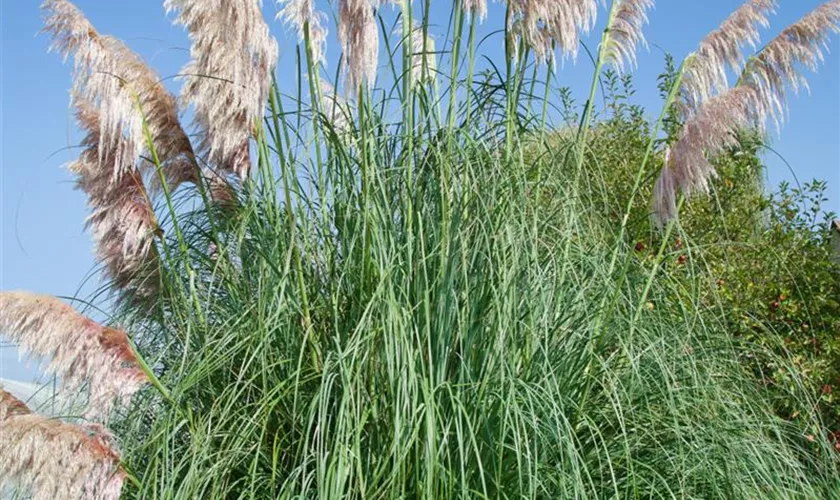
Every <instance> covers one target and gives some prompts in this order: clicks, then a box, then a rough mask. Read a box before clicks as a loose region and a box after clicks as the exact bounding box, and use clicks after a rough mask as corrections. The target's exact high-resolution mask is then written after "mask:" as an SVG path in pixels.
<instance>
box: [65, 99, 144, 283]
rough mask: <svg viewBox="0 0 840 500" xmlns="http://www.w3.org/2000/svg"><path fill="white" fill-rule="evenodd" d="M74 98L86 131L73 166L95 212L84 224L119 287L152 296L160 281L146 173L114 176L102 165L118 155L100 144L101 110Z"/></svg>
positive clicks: (81, 123) (78, 182) (97, 253)
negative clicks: (105, 150) (144, 174)
mask: <svg viewBox="0 0 840 500" xmlns="http://www.w3.org/2000/svg"><path fill="white" fill-rule="evenodd" d="M74 104H75V106H76V119H77V121H78V123H79V126H80V127H81V128H82V129H85V130H87V132H88V135H87V136H86V137H85V139H84V140H83V141H82V144H83V146H84V148H85V149H84V150H83V151H82V153H81V155H80V156H79V158H78V160H76V161H75V162H73V163H72V164H71V165H70V167H69V169H70V171H71V172H73V173H75V174H76V176H77V181H76V185H77V187H78V188H79V189H81V190H82V191H84V192H85V193H86V194H87V196H88V205H89V206H90V207H91V209H92V213H91V215H90V216H89V217H88V219H87V224H86V225H87V227H88V228H89V229H90V230H91V232H92V235H93V240H94V244H95V246H96V255H97V258H98V260H99V261H100V262H102V263H103V264H104V265H105V272H106V275H107V276H108V277H109V278H110V279H111V280H112V281H113V282H114V285H115V286H116V287H118V288H120V289H123V290H129V291H131V292H133V293H136V294H138V295H140V296H149V295H151V294H152V293H153V292H154V291H155V290H156V287H157V284H158V281H159V280H158V278H159V277H158V269H159V262H158V259H157V253H156V249H155V246H154V237H155V235H156V233H157V232H158V231H159V229H158V225H157V222H156V218H155V214H154V210H153V209H152V207H151V205H150V203H149V196H148V194H147V193H146V189H145V187H144V185H143V179H142V177H141V175H140V172H139V171H138V170H137V169H136V168H131V169H126V170H127V172H126V173H125V174H123V175H122V176H121V177H120V178H119V180H118V181H116V182H114V181H113V180H112V177H111V175H110V173H109V172H108V171H107V170H103V169H102V168H101V167H100V165H101V162H100V160H105V161H106V162H107V163H112V162H114V161H116V160H115V159H113V158H112V157H111V156H110V155H111V154H113V152H114V150H113V149H112V150H110V153H109V152H103V151H102V150H101V149H100V144H101V135H100V134H101V127H100V124H99V122H100V114H99V112H98V111H97V110H96V109H95V107H94V106H93V105H91V104H90V103H88V102H86V101H83V100H76V101H75V102H74Z"/></svg>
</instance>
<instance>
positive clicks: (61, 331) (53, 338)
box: [0, 292, 147, 420]
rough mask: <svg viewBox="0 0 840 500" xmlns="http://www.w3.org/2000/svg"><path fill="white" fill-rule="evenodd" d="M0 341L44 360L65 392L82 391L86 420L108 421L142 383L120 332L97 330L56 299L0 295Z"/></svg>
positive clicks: (96, 325) (45, 296)
mask: <svg viewBox="0 0 840 500" xmlns="http://www.w3.org/2000/svg"><path fill="white" fill-rule="evenodd" d="M0 335H2V336H3V337H5V338H7V339H8V340H9V341H11V342H13V343H15V344H17V346H18V348H19V349H20V351H21V352H23V353H27V354H30V355H33V356H35V357H38V358H41V359H43V360H45V361H46V369H47V371H48V372H49V373H52V374H55V375H57V376H58V377H60V378H61V380H62V384H63V388H64V390H66V391H68V392H72V391H75V390H78V389H80V388H81V387H82V386H83V385H87V392H88V393H89V394H88V398H89V401H88V406H87V410H86V412H85V415H86V417H88V418H91V419H97V420H104V419H107V417H108V415H109V414H110V412H111V409H112V408H113V404H114V402H119V403H120V404H123V405H125V404H128V402H129V401H130V399H131V396H132V395H133V394H134V393H135V392H137V391H138V390H139V389H140V388H141V387H142V386H143V385H144V384H145V383H146V382H147V378H146V376H145V374H144V373H143V371H142V370H141V369H140V368H139V367H138V364H137V358H136V356H135V354H134V351H133V350H132V348H131V346H130V344H129V341H128V337H127V336H126V334H125V332H122V331H120V330H116V329H113V328H109V327H106V326H102V325H100V324H98V323H96V322H95V321H93V320H91V319H90V318H87V317H85V316H83V315H81V314H79V313H78V312H76V311H75V310H74V309H73V308H72V307H70V306H69V305H67V304H65V303H64V302H62V301H60V300H58V299H56V298H55V297H51V296H47V295H36V294H32V293H28V292H2V293H0Z"/></svg>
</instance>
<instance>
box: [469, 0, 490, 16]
mask: <svg viewBox="0 0 840 500" xmlns="http://www.w3.org/2000/svg"><path fill="white" fill-rule="evenodd" d="M464 11H465V12H466V13H467V14H469V15H471V16H475V17H477V18H478V19H479V20H480V21H484V20H485V19H487V0H464Z"/></svg>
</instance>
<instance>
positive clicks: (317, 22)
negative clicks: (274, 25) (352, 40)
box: [277, 0, 327, 64]
mask: <svg viewBox="0 0 840 500" xmlns="http://www.w3.org/2000/svg"><path fill="white" fill-rule="evenodd" d="M279 3H280V4H281V5H283V7H282V8H281V9H280V12H279V13H278V14H277V18H278V19H283V21H284V22H285V23H286V25H288V26H291V27H293V28H295V30H297V34H298V40H299V41H300V42H301V43H305V41H306V28H307V26H308V27H309V41H310V47H311V50H312V60H313V61H312V62H313V63H314V64H319V63H326V62H327V29H326V28H325V27H324V22H325V20H326V17H327V16H326V15H325V14H324V13H323V12H320V11H316V10H315V0H279Z"/></svg>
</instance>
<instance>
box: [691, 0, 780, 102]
mask: <svg viewBox="0 0 840 500" xmlns="http://www.w3.org/2000/svg"><path fill="white" fill-rule="evenodd" d="M775 10H776V0H749V1H748V2H746V3H745V4H743V5H742V6H741V7H739V8H738V10H736V11H735V12H733V13H732V14H731V15H730V16H729V17H727V18H726V20H725V21H724V22H723V23H722V24H721V25H720V27H719V28H718V29H716V30H714V31H712V32H711V33H709V34H708V35H707V36H706V38H704V39H703V41H702V42H700V46H699V47H698V49H697V51H696V52H695V53H694V54H692V55H691V56H689V58H688V60H687V62H686V67H685V74H684V77H683V96H684V98H685V99H686V103H685V104H686V105H687V106H688V108H689V110H691V111H696V110H697V108H698V107H699V105H700V104H701V103H702V102H704V101H706V100H708V99H709V98H710V97H711V96H712V95H715V94H719V93H722V92H724V91H726V90H727V89H728V88H729V81H728V78H727V74H726V73H727V70H734V71H740V70H741V68H742V67H743V65H744V55H743V49H744V47H745V46H750V47H752V48H753V49H755V48H756V47H757V45H758V43H759V41H760V35H759V32H758V30H759V28H762V27H764V28H766V27H768V26H769V25H770V21H769V19H768V18H769V16H770V15H772V14H773V13H774V12H775Z"/></svg>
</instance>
